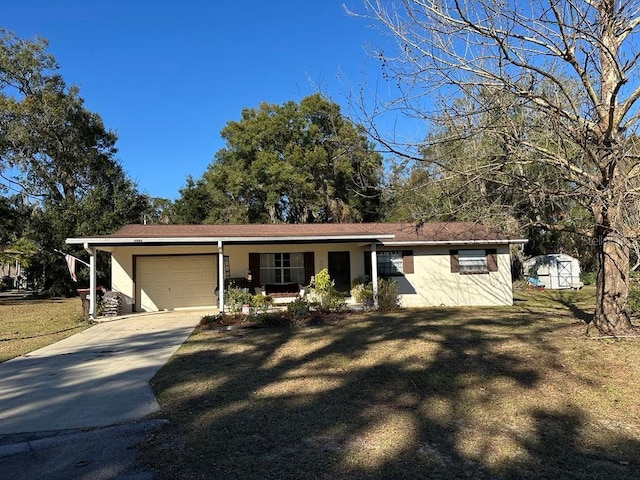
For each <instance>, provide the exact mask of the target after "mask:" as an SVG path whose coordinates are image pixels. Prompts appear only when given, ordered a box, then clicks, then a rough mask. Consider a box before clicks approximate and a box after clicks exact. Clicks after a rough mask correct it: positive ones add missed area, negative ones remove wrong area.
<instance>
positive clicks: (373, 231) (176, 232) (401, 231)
mask: <svg viewBox="0 0 640 480" xmlns="http://www.w3.org/2000/svg"><path fill="white" fill-rule="evenodd" d="M389 235H393V238H392V239H390V238H382V239H380V240H381V241H382V242H383V243H391V244H393V243H402V242H456V241H460V242H468V241H497V242H502V243H503V242H506V241H509V240H510V237H508V236H506V235H504V234H502V233H500V232H497V231H495V230H493V229H490V228H488V227H486V226H484V225H480V224H476V223H469V222H446V223H425V224H424V225H422V226H418V227H417V226H416V225H415V224H409V223H305V224H250V225H126V226H124V227H122V228H121V229H120V230H118V231H117V232H115V233H113V234H111V235H106V236H103V237H94V238H105V239H107V238H113V239H116V238H117V239H124V238H145V239H153V238H163V239H166V238H176V239H180V238H212V239H217V238H247V237H248V238H256V239H259V238H265V239H268V238H270V239H276V238H283V239H285V238H287V237H296V238H304V237H310V238H313V237H325V236H326V237H340V236H366V237H370V238H376V237H378V236H389Z"/></svg>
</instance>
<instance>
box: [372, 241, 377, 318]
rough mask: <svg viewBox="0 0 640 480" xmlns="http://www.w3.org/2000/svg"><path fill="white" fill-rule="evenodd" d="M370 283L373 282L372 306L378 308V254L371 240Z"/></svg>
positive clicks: (374, 243)
mask: <svg viewBox="0 0 640 480" xmlns="http://www.w3.org/2000/svg"><path fill="white" fill-rule="evenodd" d="M371 283H372V284H373V308H375V309H376V310H377V309H378V254H377V252H376V242H371Z"/></svg>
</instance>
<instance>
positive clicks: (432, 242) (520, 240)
mask: <svg viewBox="0 0 640 480" xmlns="http://www.w3.org/2000/svg"><path fill="white" fill-rule="evenodd" d="M528 241H529V240H528V239H526V238H513V239H503V240H498V239H496V240H422V241H415V242H412V241H408V242H383V245H384V246H390V247H393V246H398V247H400V246H404V245H407V246H409V245H496V244H500V245H504V244H509V245H514V244H515V245H519V244H525V243H527V242H528Z"/></svg>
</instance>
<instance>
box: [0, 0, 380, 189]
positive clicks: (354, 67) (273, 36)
mask: <svg viewBox="0 0 640 480" xmlns="http://www.w3.org/2000/svg"><path fill="white" fill-rule="evenodd" d="M343 3H345V4H346V5H347V6H348V7H349V8H352V9H356V10H360V11H362V2H361V0H270V1H267V0H218V1H206V0H182V1H173V0H166V1H164V2H160V1H151V0H127V1H125V0H112V1H109V2H93V1H88V0H65V1H61V0H58V1H56V0H23V1H13V2H6V3H5V4H4V5H3V7H2V21H1V22H0V26H2V27H3V28H6V29H8V30H11V31H13V32H14V33H16V34H17V35H18V36H19V37H21V38H33V37H34V36H35V35H39V36H42V37H44V38H46V39H48V40H49V42H50V44H49V52H50V53H52V54H53V55H54V56H55V57H56V59H57V61H58V63H59V65H60V71H61V73H62V76H63V78H64V79H65V81H66V82H67V84H75V85H78V86H79V87H80V95H81V96H82V97H83V98H84V99H85V105H86V107H87V108H88V109H89V110H91V111H93V112H96V113H98V114H99V115H100V116H101V117H102V119H103V120H104V122H105V125H106V126H107V128H109V129H111V130H114V131H115V132H116V133H117V135H118V144H117V145H118V149H119V153H118V158H119V160H120V161H121V162H122V164H123V166H124V168H125V170H126V171H127V173H128V174H129V176H130V177H131V178H132V179H133V180H135V181H136V182H137V183H138V186H139V188H140V190H141V191H143V192H145V193H148V194H149V195H151V196H157V197H165V198H172V199H173V198H176V197H177V196H178V190H179V188H180V187H182V186H183V185H184V183H185V179H186V177H187V176H188V175H191V176H193V177H194V178H199V177H200V176H201V175H202V173H203V172H204V170H205V168H206V166H207V165H208V164H209V163H210V162H211V160H212V158H213V155H214V153H215V152H216V151H217V150H219V149H220V148H221V147H222V146H223V142H222V140H221V139H220V136H219V132H220V130H221V129H222V127H223V126H224V125H225V124H226V123H227V122H228V121H229V120H237V119H239V118H240V112H241V110H242V108H245V107H256V106H258V104H259V103H260V102H263V101H264V102H269V103H283V102H285V101H288V100H294V101H299V100H301V99H302V98H303V97H305V96H307V95H310V94H312V93H315V92H317V91H318V90H320V91H322V92H323V93H325V94H327V95H328V96H329V97H330V98H331V99H332V100H333V101H335V102H337V103H339V104H340V105H342V106H343V112H344V113H346V114H348V113H349V111H348V110H349V108H348V106H347V94H348V92H349V90H350V89H351V88H353V89H357V88H358V86H359V84H360V83H361V80H362V72H363V69H365V70H368V71H369V74H370V75H373V76H376V75H377V74H378V72H379V66H378V65H377V63H376V62H375V60H373V59H371V58H368V57H367V54H366V51H365V50H366V48H365V47H366V45H367V44H374V45H376V44H380V42H381V41H382V36H381V35H380V34H379V32H377V31H376V30H375V29H374V28H371V25H370V22H368V21H366V20H363V19H359V18H354V17H350V16H348V15H347V14H346V13H345V12H344V9H343V6H342V4H343ZM345 82H348V83H349V84H345Z"/></svg>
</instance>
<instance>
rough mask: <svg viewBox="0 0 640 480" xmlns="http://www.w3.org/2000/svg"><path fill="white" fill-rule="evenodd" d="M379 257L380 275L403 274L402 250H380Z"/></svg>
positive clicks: (377, 255)
mask: <svg viewBox="0 0 640 480" xmlns="http://www.w3.org/2000/svg"><path fill="white" fill-rule="evenodd" d="M376 257H377V259H378V275H380V276H381V277H385V276H393V275H402V274H403V273H404V272H403V264H402V252H401V251H396V250H394V251H379V252H377V253H376Z"/></svg>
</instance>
